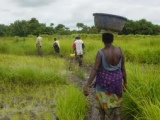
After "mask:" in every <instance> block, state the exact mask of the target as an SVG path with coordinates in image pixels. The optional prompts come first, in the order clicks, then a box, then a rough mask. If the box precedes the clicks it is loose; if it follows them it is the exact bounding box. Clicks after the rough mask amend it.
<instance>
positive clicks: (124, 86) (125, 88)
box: [123, 84, 127, 92]
mask: <svg viewBox="0 0 160 120" xmlns="http://www.w3.org/2000/svg"><path fill="white" fill-rule="evenodd" d="M126 90H127V84H124V85H123V91H124V92H125V91H126Z"/></svg>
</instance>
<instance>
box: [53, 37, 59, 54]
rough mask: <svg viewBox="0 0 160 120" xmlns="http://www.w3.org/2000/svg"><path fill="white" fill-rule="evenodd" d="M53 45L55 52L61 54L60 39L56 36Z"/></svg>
mask: <svg viewBox="0 0 160 120" xmlns="http://www.w3.org/2000/svg"><path fill="white" fill-rule="evenodd" d="M53 47H54V50H55V53H57V54H59V53H60V45H59V41H58V40H57V38H54V43H53Z"/></svg>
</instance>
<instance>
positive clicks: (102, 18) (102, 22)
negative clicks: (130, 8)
mask: <svg viewBox="0 0 160 120" xmlns="http://www.w3.org/2000/svg"><path fill="white" fill-rule="evenodd" d="M93 16H94V24H95V26H96V27H97V28H98V29H100V30H101V33H104V32H120V31H122V29H123V27H124V24H125V22H126V20H127V18H125V17H122V16H118V15H112V14H105V13H94V14H93Z"/></svg>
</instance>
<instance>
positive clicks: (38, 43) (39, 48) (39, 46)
mask: <svg viewBox="0 0 160 120" xmlns="http://www.w3.org/2000/svg"><path fill="white" fill-rule="evenodd" d="M36 47H37V52H38V55H40V56H42V37H40V36H39V34H38V35H37V38H36Z"/></svg>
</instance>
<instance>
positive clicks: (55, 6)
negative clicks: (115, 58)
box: [0, 0, 160, 29]
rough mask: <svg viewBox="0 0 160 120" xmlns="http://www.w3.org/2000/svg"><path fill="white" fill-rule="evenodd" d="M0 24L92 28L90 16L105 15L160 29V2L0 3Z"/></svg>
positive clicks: (71, 0) (12, 0)
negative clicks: (19, 22) (34, 21)
mask: <svg viewBox="0 0 160 120" xmlns="http://www.w3.org/2000/svg"><path fill="white" fill-rule="evenodd" d="M0 6H1V7H0V24H5V25H9V24H10V23H14V21H16V20H30V19H31V18H33V17H34V18H37V20H38V21H39V22H40V23H46V25H47V26H49V25H50V23H54V25H55V26H56V25H57V24H60V23H61V24H64V25H65V26H66V27H69V28H71V29H72V28H76V23H77V22H80V23H84V24H85V25H88V26H92V25H94V17H93V13H108V14H115V15H119V16H123V17H126V18H128V19H130V20H140V19H142V18H145V19H146V20H147V21H151V22H152V23H153V24H158V25H160V0H0Z"/></svg>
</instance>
